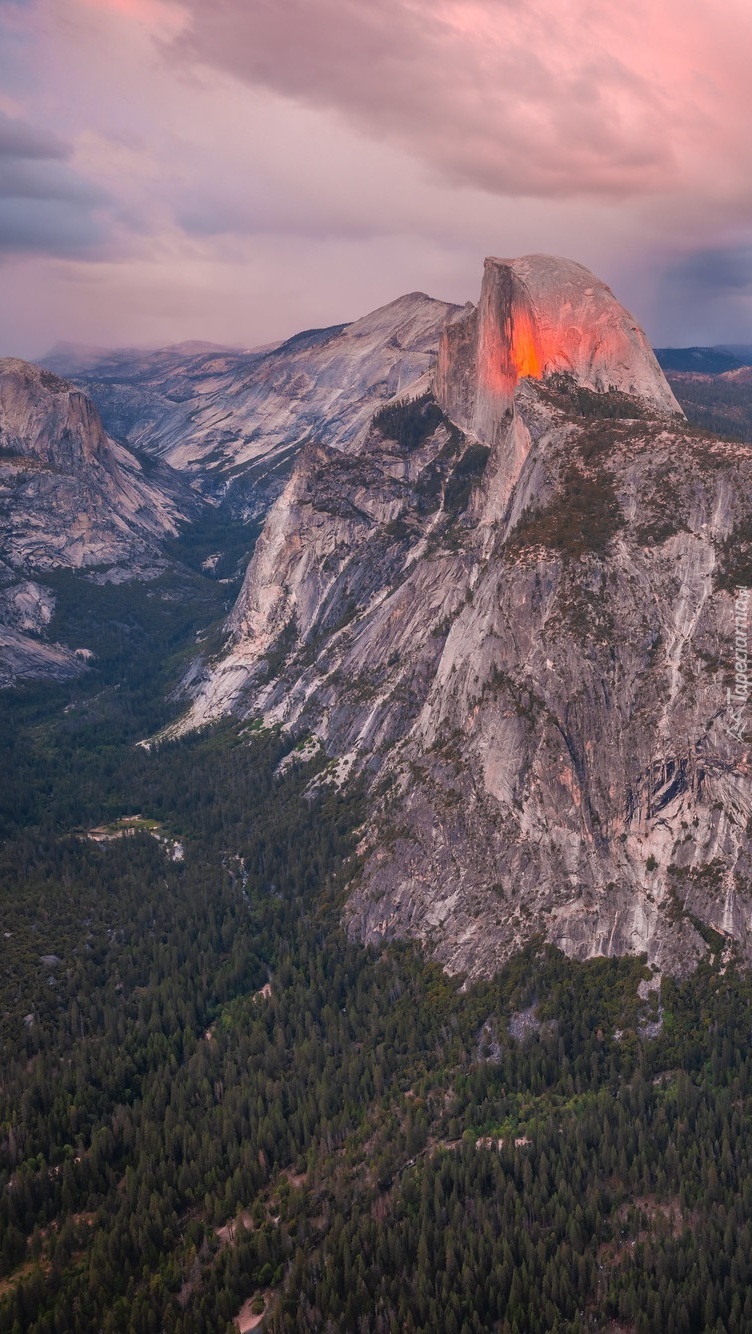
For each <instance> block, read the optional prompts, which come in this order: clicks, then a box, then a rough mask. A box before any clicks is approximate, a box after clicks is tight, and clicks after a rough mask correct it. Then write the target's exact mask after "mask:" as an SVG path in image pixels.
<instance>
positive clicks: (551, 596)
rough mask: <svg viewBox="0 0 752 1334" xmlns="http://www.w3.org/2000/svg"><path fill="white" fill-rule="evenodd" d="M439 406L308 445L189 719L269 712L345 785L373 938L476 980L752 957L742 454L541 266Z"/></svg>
mask: <svg viewBox="0 0 752 1334" xmlns="http://www.w3.org/2000/svg"><path fill="white" fill-rule="evenodd" d="M557 274H558V275H559V277H558V278H557ZM523 286H524V291H522V287H523ZM520 292H522V295H520ZM557 302H558V306H557ZM583 303H584V304H583ZM520 312H522V313H521V314H520ZM583 312H584V313H583ZM591 314H592V316H593V320H594V325H593V326H592V327H591V324H590V323H589V322H588V321H589V320H590V315H591ZM577 321H582V324H581V325H578V323H577ZM521 330H525V331H526V335H525V336H526V337H527V334H528V333H529V335H530V338H531V345H532V346H533V347H534V348H535V349H536V352H535V356H536V358H537V360H536V361H535V362H534V363H533V362H532V361H531V360H525V359H524V358H523V357H522V355H521V354H520V355H519V356H518V352H519V348H520V339H521V332H520V331H521ZM489 349H490V351H489ZM630 349H631V351H630ZM526 355H527V354H526ZM491 363H493V365H495V367H496V371H497V372H498V384H499V385H501V386H502V388H501V389H499V391H498V396H497V397H494V396H493V395H494V394H496V388H495V385H496V383H497V382H496V381H493V382H492V376H491V371H490V370H489V366H490V365H491ZM479 367H480V369H479ZM526 371H527V372H530V371H533V372H534V374H525V372H526ZM494 373H496V372H494ZM489 384H491V388H492V390H493V393H492V392H491V390H489ZM611 386H615V388H611ZM437 393H438V395H439V396H440V398H441V400H442V402H443V404H444V409H445V410H442V409H441V408H440V407H439V405H438V404H437V403H436V401H435V400H434V399H432V398H431V397H430V396H426V397H424V398H422V399H419V400H417V401H414V402H412V403H405V404H404V405H403V406H402V408H400V407H392V408H390V409H388V410H387V411H385V412H382V413H380V414H379V415H377V417H376V418H375V420H374V422H373V424H372V426H371V428H370V430H369V431H368V433H367V434H366V435H365V436H364V437H363V438H361V440H360V442H359V443H358V444H357V446H356V447H354V448H351V449H350V452H349V453H343V452H342V451H341V450H340V451H337V450H333V449H331V448H327V447H325V446H323V445H310V446H308V447H307V448H306V449H305V450H304V451H303V453H302V455H301V456H300V458H299V460H298V463H297V466H296V468H295V471H294V474H293V476H292V478H291V480H290V482H289V484H288V485H287V487H286V489H285V492H284V494H283V495H282V497H281V498H280V500H279V501H278V502H277V504H276V505H275V507H274V508H273V510H272V511H271V513H270V515H269V518H268V520H267V523H266V527H265V529H264V532H263V534H262V537H261V539H260V541H259V543H258V546H257V549H256V552H255V555H254V557H253V560H252V562H251V565H250V567H249V569H248V573H247V576H246V580H245V584H244V587H243V590H242V593H241V595H240V597H239V599H238V602H237V605H236V607H235V610H234V612H233V614H232V617H231V621H230V624H229V627H228V629H229V641H228V647H227V651H226V652H225V653H224V655H223V656H221V657H220V659H219V660H218V661H217V662H215V663H214V664H213V665H211V666H210V667H209V668H207V669H206V670H205V672H204V676H203V678H202V679H199V680H198V681H197V682H194V686H193V690H194V699H193V704H192V707H191V709H190V711H189V713H188V715H187V716H186V718H185V719H184V720H183V724H182V726H183V727H189V726H195V725H199V724H201V723H202V722H205V721H207V720H209V719H212V718H215V717H218V716H220V715H221V714H223V713H227V712H235V713H236V714H238V715H240V716H252V715H255V716H263V717H264V718H265V719H266V720H267V721H268V722H272V723H275V722H277V723H282V724H283V725H285V726H287V727H289V728H292V729H295V730H297V731H299V732H300V733H301V734H303V733H313V734H314V735H315V736H317V737H319V738H320V739H321V741H322V742H323V744H324V746H325V747H326V749H327V751H328V752H329V754H330V756H331V757H332V764H333V768H332V770H331V777H332V778H334V779H336V781H344V779H345V777H346V776H347V774H348V773H349V772H350V771H352V770H359V771H360V772H361V773H362V774H363V775H364V776H365V777H366V780H367V782H368V783H369V787H370V794H371V818H370V821H369V826H368V829H367V831H366V833H365V836H364V843H363V853H364V856H365V869H364V872H363V874H362V876H361V878H360V880H359V882H358V884H357V886H356V888H355V891H354V893H353V896H352V898H351V900H350V904H349V907H348V918H349V922H350V927H351V929H352V931H353V932H356V933H357V934H358V935H360V936H361V937H363V938H365V939H367V940H373V941H376V940H379V939H384V938H388V937H390V936H394V935H411V936H414V937H416V938H417V939H419V940H421V941H422V942H423V943H424V944H425V945H426V947H427V948H428V949H429V950H430V951H432V953H433V954H434V955H435V957H436V958H438V959H440V960H441V961H442V962H443V963H444V964H445V965H446V966H447V967H448V968H450V969H452V970H454V971H466V972H468V973H469V974H471V975H474V976H475V975H480V974H484V973H489V972H492V971H493V970H494V969H495V968H496V967H498V965H499V964H500V963H501V962H502V961H503V960H504V959H505V958H506V957H507V956H508V955H509V954H510V953H511V952H513V951H514V950H516V949H517V948H519V947H520V946H521V945H522V944H523V943H524V942H526V941H528V940H530V939H531V938H532V937H534V936H537V935H542V936H543V937H545V938H546V939H548V940H550V941H552V942H555V943H556V944H557V945H559V946H560V947H561V948H562V949H563V950H565V951H566V952H567V953H569V954H572V955H575V956H577V957H580V958H584V957H588V956H591V955H595V954H616V953H623V952H631V951H634V952H640V951H645V952H646V953H647V955H648V957H649V959H650V960H651V962H653V963H654V964H656V965H657V966H658V967H660V968H661V969H663V970H666V971H682V970H684V969H687V968H690V967H692V966H694V964H695V963H696V962H697V960H698V959H699V958H701V957H702V956H703V954H705V953H706V952H707V949H708V945H707V944H706V941H705V939H704V938H703V935H702V931H704V930H705V928H706V926H708V925H709V926H712V927H713V928H714V930H716V931H718V932H720V933H722V934H723V935H724V936H726V937H727V938H728V939H729V940H733V941H735V942H736V943H737V946H738V948H739V949H740V950H741V951H742V953H743V954H744V955H745V956H746V957H747V958H750V959H752V845H751V844H750V838H749V836H748V833H747V828H748V821H749V819H750V816H752V776H751V774H750V754H749V745H748V743H747V741H746V731H745V727H746V726H749V725H750V721H752V720H750V719H746V722H745V718H744V716H743V715H744V710H745V708H746V707H747V706H746V700H741V702H739V701H737V705H736V706H735V707H732V706H731V705H730V704H729V703H728V697H727V690H729V689H731V690H733V689H734V679H735V678H734V672H735V667H736V668H738V666H739V661H740V658H739V657H738V654H739V653H740V652H741V650H740V648H739V644H740V643H741V642H742V641H741V639H739V637H738V636H739V635H740V634H741V635H742V636H743V637H744V636H746V623H744V625H742V629H741V630H739V626H740V624H741V621H740V617H742V618H743V616H744V615H746V610H745V608H746V605H747V604H746V602H745V601H744V599H742V600H741V601H739V600H738V599H737V600H736V601H735V591H734V590H735V588H736V586H737V585H739V584H742V585H749V586H752V453H751V452H750V450H749V448H748V447H746V446H744V445H741V444H735V443H732V442H728V441H720V440H718V439H716V438H715V437H713V436H710V435H708V434H706V433H703V432H702V431H699V430H695V429H693V428H690V427H689V426H688V424H687V423H686V421H685V420H684V419H683V417H682V416H681V415H680V414H679V413H678V411H677V407H676V403H675V400H674V399H673V397H672V395H671V393H670V390H669V389H668V387H667V386H666V383H665V381H664V380H663V377H662V373H661V371H660V370H659V368H658V367H657V365H656V364H655V362H654V360H653V358H652V355H651V354H650V352H649V349H648V348H647V345H646V343H645V340H644V337H643V335H642V334H641V333H640V331H639V329H637V328H636V326H634V324H633V322H632V321H631V320H630V317H628V316H626V314H625V312H624V311H623V310H622V308H621V307H620V306H619V305H618V303H617V302H616V301H615V299H614V298H613V297H611V296H610V294H609V293H608V290H607V289H606V288H604V287H603V286H602V284H599V283H598V282H597V280H596V279H594V278H593V277H592V276H591V275H587V274H585V273H584V271H583V270H581V269H580V268H579V267H578V266H576V265H570V264H568V263H565V262H562V261H558V260H552V259H547V258H540V259H539V258H537V257H532V258H529V259H525V260H522V261H513V262H500V261H491V262H490V263H489V264H488V265H487V268H486V276H485V281H484V297H483V300H482V302H481V305H480V307H479V308H478V310H477V311H475V312H470V313H469V314H467V315H466V317H465V318H464V319H462V320H461V321H459V322H458V323H456V324H454V325H453V326H452V328H451V329H450V330H449V331H448V332H447V333H446V335H445V337H444V339H443V342H442V351H441V358H440V364H439V369H438V374H437ZM494 404H495V406H494ZM740 609H741V610H740ZM749 615H750V616H752V601H751V602H750V609H749ZM735 636H736V638H735ZM745 642H746V640H745ZM732 704H733V700H732Z"/></svg>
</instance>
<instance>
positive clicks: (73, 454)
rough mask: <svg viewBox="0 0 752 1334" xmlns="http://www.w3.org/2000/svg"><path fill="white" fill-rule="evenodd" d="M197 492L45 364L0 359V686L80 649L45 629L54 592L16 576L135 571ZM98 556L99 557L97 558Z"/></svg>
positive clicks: (67, 669) (43, 676)
mask: <svg viewBox="0 0 752 1334" xmlns="http://www.w3.org/2000/svg"><path fill="white" fill-rule="evenodd" d="M200 506H201V502H200V501H199V500H198V498H197V497H196V496H195V495H192V494H191V492H190V490H189V488H188V487H187V486H186V485H185V483H184V482H183V481H182V479H181V478H179V477H178V476H177V475H175V474H172V473H171V472H170V470H169V469H168V468H165V467H160V466H152V467H151V469H150V473H149V475H148V476H147V474H146V472H145V471H144V468H143V466H142V465H141V463H140V462H139V461H138V459H136V458H135V456H134V455H133V454H131V453H130V452H129V451H128V450H127V449H124V448H123V447H122V446H121V445H118V444H116V442H115V441H114V440H112V439H110V437H109V436H108V435H107V434H106V432H105V430H104V427H103V425H102V421H101V419H100V417H99V414H98V412H97V410H96V408H95V407H94V405H93V403H92V402H91V400H90V399H89V398H87V397H86V395H85V394H83V393H81V391H80V390H78V389H75V388H74V387H73V386H72V385H70V384H68V383H67V382H66V381H65V380H61V379H60V378H59V377H58V376H57V375H54V374H53V373H52V372H50V371H40V370H39V369H38V367H36V366H32V365H29V364H28V363H27V362H24V361H17V360H14V359H7V360H0V686H7V685H12V684H13V683H15V682H16V681H19V680H25V679H38V680H63V679H65V678H67V677H70V676H75V675H76V674H77V673H78V672H80V671H82V670H83V668H84V666H85V661H84V659H83V658H82V656H81V655H80V654H77V653H76V652H75V651H74V650H72V649H70V648H68V647H66V646H65V645H61V644H53V643H47V642H45V641H44V637H45V635H46V632H47V627H48V626H49V623H50V621H51V618H52V614H53V611H54V607H55V599H54V596H53V595H52V593H51V591H50V590H49V589H48V588H46V587H45V586H44V585H43V584H41V583H39V582H37V581H35V580H30V579H27V578H25V577H24V576H26V575H27V574H29V573H31V572H43V571H47V570H52V569H55V568H67V569H74V570H92V568H93V567H100V569H99V573H98V575H97V577H99V578H116V579H118V580H121V579H123V578H129V579H130V578H138V577H139V576H140V575H144V574H148V573H153V572H155V570H156V569H158V568H159V566H160V564H164V561H163V558H162V556H161V554H160V543H161V541H162V539H163V538H164V537H167V536H170V535H174V534H175V533H176V532H177V529H178V524H179V523H180V521H181V520H183V519H185V518H187V517H189V516H192V515H194V514H196V513H197V511H198V509H199V508H200ZM101 567H104V569H102V568H101Z"/></svg>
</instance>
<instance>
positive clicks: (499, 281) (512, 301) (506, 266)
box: [436, 255, 681, 444]
mask: <svg viewBox="0 0 752 1334" xmlns="http://www.w3.org/2000/svg"><path fill="white" fill-rule="evenodd" d="M554 372H565V373H568V374H571V375H573V376H574V377H575V379H576V380H577V382H578V384H580V385H583V386H585V387H586V388H589V389H594V390H597V391H605V390H609V389H617V390H621V391H622V392H623V393H626V394H634V395H638V396H639V397H640V398H641V399H643V400H644V401H645V402H647V403H650V404H652V406H654V407H655V408H656V409H657V410H658V411H660V412H667V413H680V412H681V409H680V407H679V405H678V403H677V402H676V399H675V398H674V396H673V394H672V392H671V390H670V388H669V386H668V384H667V383H666V380H665V378H664V376H663V373H662V371H661V369H660V367H659V365H658V362H657V360H656V358H655V355H654V353H653V351H652V349H651V347H650V345H649V343H648V341H647V339H646V338H645V335H644V333H643V332H642V330H641V329H640V327H639V325H638V324H637V323H636V322H635V320H634V319H633V317H632V316H631V315H630V314H629V312H628V311H626V310H625V309H624V307H623V306H621V305H620V304H619V302H618V301H617V300H616V299H615V297H614V295H613V293H612V292H611V291H610V289H609V288H608V287H606V285H605V283H602V282H600V281H599V280H598V279H597V278H596V277H595V276H594V275H593V274H592V273H590V272H589V271H588V269H585V268H583V267H582V265H581V264H575V263H573V262H572V261H571V260H566V259H559V258H556V257H554V256H552V255H525V256H524V258H522V259H493V258H492V259H487V260H486V264H485V271H484V274H483V285H482V287H481V294H480V301H479V303H478V305H477V307H475V308H474V309H471V310H470V311H468V313H467V314H466V315H465V317H464V318H463V319H461V320H458V321H456V322H455V323H454V324H453V325H452V326H451V327H450V328H448V329H447V330H445V332H444V333H443V335H442V339H441V347H440V350H439V365H438V373H437V377H436V391H437V397H438V400H439V402H440V403H441V405H442V407H443V408H444V409H445V410H446V412H447V413H448V414H449V416H450V417H451V418H452V419H453V420H454V421H456V422H457V423H458V424H459V425H460V426H462V427H463V428H464V429H465V430H467V431H472V432H473V434H474V435H476V436H477V437H478V439H479V440H484V441H486V443H488V444H493V443H494V440H495V437H496V435H497V433H498V432H499V431H500V430H503V429H505V417H506V414H507V413H509V412H511V410H512V404H513V399H514V391H515V388H516V386H517V384H518V383H519V381H520V380H521V379H523V378H524V377H526V376H529V377H531V378H533V379H536V380H540V379H542V378H545V377H546V376H549V375H551V374H552V373H554Z"/></svg>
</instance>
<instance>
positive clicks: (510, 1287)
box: [0, 565, 752, 1334]
mask: <svg viewBox="0 0 752 1334" xmlns="http://www.w3.org/2000/svg"><path fill="white" fill-rule="evenodd" d="M71 580H72V577H71V579H69V577H68V576H65V577H64V576H60V577H59V580H58V583H57V585H56V591H57V593H58V616H59V618H60V620H59V632H60V634H61V636H62V634H63V631H64V630H66V631H67V630H69V629H70V626H71V624H72V623H74V622H75V625H76V631H77V638H78V642H84V643H89V644H90V645H91V647H92V649H93V650H94V651H96V654H97V657H96V659H95V666H94V667H93V669H92V671H91V672H90V673H89V674H87V675H86V676H85V677H83V678H81V680H79V681H77V682H74V683H71V684H68V685H66V686H55V687H50V686H47V687H41V686H33V687H32V686H28V687H24V688H18V689H16V690H14V691H6V692H3V695H2V697H1V698H0V760H1V762H2V765H3V773H4V774H5V781H4V783H3V784H2V787H1V788H0V839H1V840H2V841H1V842H0V943H1V944H2V950H3V968H2V970H0V1043H1V1044H2V1056H1V1060H0V1069H1V1070H2V1081H1V1083H0V1329H2V1330H7V1331H11V1332H12V1334H27V1332H28V1334H68V1332H69V1331H77V1332H78V1331H80V1332H81V1334H84V1332H88V1331H91V1332H92V1334H93V1332H94V1331H100V1330H101V1331H105V1332H106V1334H114V1332H115V1331H123V1332H124V1334H125V1332H127V1334H142V1332H143V1334H147V1332H150V1331H155V1332H156V1331H162V1330H164V1331H168V1332H169V1334H173V1332H174V1334H178V1332H179V1334H215V1332H216V1331H221V1332H222V1334H225V1332H226V1334H229V1332H230V1331H236V1330H237V1329H238V1325H237V1324H236V1323H235V1322H236V1319H237V1318H238V1317H239V1315H240V1312H241V1310H242V1311H243V1312H244V1327H245V1328H251V1327H253V1324H252V1322H253V1321H254V1320H255V1319H257V1318H258V1319H259V1320H260V1324H258V1325H257V1326H256V1327H258V1328H263V1329H264V1330H267V1331H271V1332H272V1334H293V1332H295V1334H297V1332H300V1334H303V1332H304V1331H309V1330H311V1331H316V1330H321V1331H342V1334H387V1332H389V1334H397V1331H404V1330H407V1331H424V1332H425V1334H441V1332H446V1334H477V1332H478V1331H486V1330H489V1331H498V1332H499V1334H538V1332H539V1331H541V1332H542V1331H549V1330H550V1331H572V1332H574V1331H585V1330H592V1329H603V1330H611V1331H616V1330H622V1331H630V1330H631V1331H637V1332H638V1334H647V1332H649V1331H668V1332H669V1334H684V1332H689V1331H704V1330H707V1331H713V1332H716V1331H729V1334H730V1332H731V1331H734V1332H736V1331H748V1330H749V1329H751V1328H752V1245H751V1244H750V1243H751V1242H752V1117H751V1116H750V1111H751V1110H752V1055H750V1034H752V982H751V981H750V979H749V977H748V975H747V973H746V972H744V971H743V970H742V969H741V968H739V967H738V966H737V964H736V962H735V960H734V958H733V956H732V955H731V954H730V952H729V950H728V949H727V948H726V945H725V942H724V941H723V940H722V939H721V937H719V936H714V935H712V933H709V945H710V951H709V955H708V960H707V962H706V963H705V964H703V966H702V967H701V968H700V969H699V970H698V972H697V973H696V974H695V975H694V976H693V977H691V978H688V979H686V980H685V981H683V982H675V981H671V980H670V979H664V980H663V982H662V984H661V986H660V989H659V990H651V989H650V988H649V987H648V986H647V985H642V984H648V983H650V970H649V969H648V968H647V967H646V965H645V963H644V961H643V960H641V959H635V958H631V959H630V958H627V959H621V960H605V959H600V960H592V961H590V962H588V963H585V964H577V963H574V962H572V961H570V960H567V959H566V958H565V957H564V956H563V955H561V954H559V953H558V952H557V951H555V950H553V949H551V948H549V947H544V946H543V945H542V944H536V945H534V946H532V947H530V948H529V949H528V950H527V951H526V952H525V953H524V954H523V955H520V956H519V957H517V958H516V959H514V960H512V961H511V962H510V963H509V964H508V965H507V967H506V968H505V969H504V970H502V972H501V973H499V975H498V976H497V977H495V978H493V979H492V980H489V981H484V982H476V983H474V984H472V985H464V982H465V979H463V978H461V977H455V978H450V977H448V976H447V975H446V974H444V973H443V972H442V971H441V970H440V969H439V968H438V967H437V966H436V965H435V964H433V963H431V962H430V961H429V960H427V959H426V958H425V957H423V956H422V955H421V954H420V953H419V952H418V951H417V950H416V949H415V948H413V947H412V946H410V945H408V944H405V943H399V942H397V941H388V942H385V943H384V945H383V946H382V948H381V949H380V950H379V951H376V950H373V949H370V948H368V949H367V948H364V947H363V946H362V945H361V944H360V943H358V941H356V940H353V939H350V938H349V937H348V935H347V933H346V930H345V929H344V928H343V924H342V923H343V917H342V908H343V904H344V902H345V900H346V897H347V893H348V886H349V884H350V883H351V881H352V879H353V877H355V876H356V875H357V874H358V867H359V854H358V831H359V828H360V826H361V824H362V822H363V819H364V811H365V807H364V796H363V794H362V792H360V791H359V790H358V788H357V786H353V787H352V788H343V789H338V788H337V787H336V785H334V784H329V783H327V781H326V778H327V761H326V757H325V756H322V755H321V753H320V752H319V753H316V754H313V752H312V751H310V750H309V751H303V750H302V749H301V747H300V741H301V739H300V738H295V737H291V736H285V735H283V734H281V733H280V732H279V731H278V730H276V729H265V728H263V727H262V726H261V725H260V724H259V723H250V724H249V723H244V724H241V723H237V724H236V723H227V724H224V725H222V726H220V727H216V728H214V729H212V730H209V731H205V732H203V733H201V734H199V735H195V736H192V737H190V738H187V739H184V740H181V741H178V742H171V743H169V744H163V745H159V746H152V747H151V748H149V749H146V748H143V747H139V746H137V745H136V744H135V743H136V742H137V741H138V740H140V739H142V738H143V737H144V736H146V735H151V734H152V733H153V732H154V730H155V729H156V728H157V727H159V726H161V724H162V723H163V722H164V721H165V720H166V717H167V714H168V712H169V708H170V707H172V708H173V709H174V704H173V705H169V703H166V702H165V701H166V700H167V696H168V693H169V692H168V687H169V685H170V683H171V682H173V683H174V680H175V679H176V678H177V676H178V674H179V671H180V665H181V663H182V662H183V661H184V658H185V654H186V653H187V652H188V651H189V649H190V647H191V645H193V644H195V641H196V636H197V635H201V636H202V637H203V636H208V638H209V641H211V635H212V634H213V633H216V631H212V630H211V629H210V628H209V627H210V626H211V624H212V622H213V621H214V622H216V623H217V624H218V623H219V619H220V617H221V612H222V599H224V598H225V597H226V596H227V593H226V590H225V589H224V588H223V587H220V586H217V585H215V586H211V584H210V581H208V580H202V579H201V578H200V577H199V576H198V575H197V574H196V573H195V571H194V572H192V571H191V570H190V569H189V568H188V566H187V565H186V566H185V567H183V571H182V573H181V575H180V581H182V582H181V587H182V588H183V590H184V592H183V595H181V596H178V592H177V591H176V586H175V585H174V584H173V585H170V586H168V583H169V581H168V583H166V584H165V586H164V587H163V588H161V589H160V587H158V586H152V587H151V588H150V589H144V588H143V587H142V588H140V589H139V588H138V587H137V586H126V588H125V590H124V589H123V588H119V589H117V590H113V589H107V588H101V587H97V586H95V585H85V584H82V583H81V581H79V582H78V583H77V584H75V585H74V583H73V582H72V581H71ZM82 589H83V590H84V591H83V592H82ZM311 756H312V757H311ZM283 760H284V761H285V763H284V764H282V763H281V762H282V761H283ZM314 778H315V779H316V780H317V781H316V782H315V783H313V782H312V780H313V779H314ZM638 989H639V990H638Z"/></svg>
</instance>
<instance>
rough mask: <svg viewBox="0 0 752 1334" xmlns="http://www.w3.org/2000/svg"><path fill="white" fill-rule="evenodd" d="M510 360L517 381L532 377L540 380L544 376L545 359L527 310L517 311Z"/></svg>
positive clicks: (514, 317)
mask: <svg viewBox="0 0 752 1334" xmlns="http://www.w3.org/2000/svg"><path fill="white" fill-rule="evenodd" d="M510 360H511V362H512V365H513V366H514V369H515V371H516V373H517V379H518V380H521V379H522V377H523V376H524V375H530V376H532V377H533V379H535V380H540V378H541V376H542V374H543V357H542V355H541V351H540V347H539V339H538V337H537V332H536V330H535V328H534V327H533V322H532V320H531V318H530V316H529V315H528V313H527V311H525V310H519V309H518V310H516V311H515V312H514V316H513V322H512V338H511V347H510Z"/></svg>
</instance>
